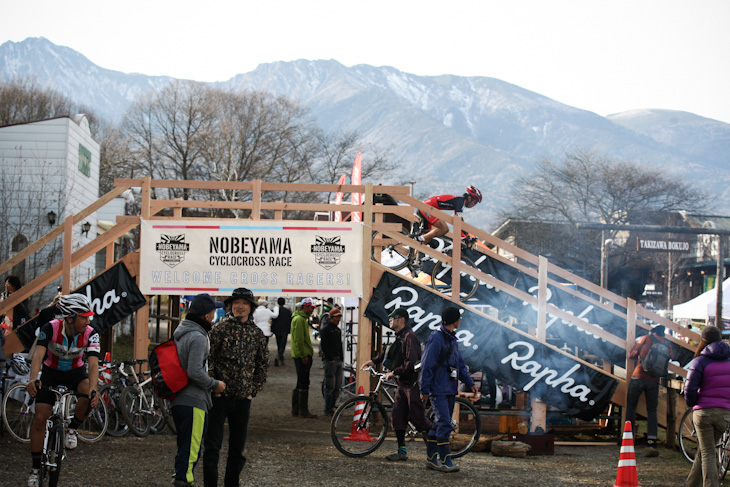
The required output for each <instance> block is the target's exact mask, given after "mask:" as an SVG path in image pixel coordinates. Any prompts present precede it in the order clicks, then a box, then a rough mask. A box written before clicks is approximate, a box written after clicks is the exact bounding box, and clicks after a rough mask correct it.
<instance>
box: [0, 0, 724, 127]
mask: <svg viewBox="0 0 730 487" xmlns="http://www.w3.org/2000/svg"><path fill="white" fill-rule="evenodd" d="M28 37H45V38H47V39H48V40H50V41H52V42H53V43H55V44H58V45H63V46H68V47H71V48H73V49H75V50H76V51H79V52H80V53H82V54H83V55H85V56H86V57H87V58H89V59H90V60H91V61H92V62H94V63H96V64H97V65H99V66H101V67H103V68H107V69H113V70H117V71H122V72H128V73H132V72H137V73H143V74H147V75H168V76H173V77H176V78H185V79H194V80H198V81H222V80H227V79H229V78H231V77H233V76H234V75H236V74H239V73H245V72H249V71H252V70H253V69H255V68H256V67H257V66H258V65H259V64H264V63H271V62H276V61H293V60H296V59H308V60H316V59H334V60H336V61H339V62H340V63H342V64H344V65H346V66H353V65H356V64H369V65H371V66H392V67H394V68H397V69H399V70H401V71H404V72H407V73H412V74H417V75H424V76H432V75H441V74H453V75H459V76H488V77H492V78H498V79H501V80H503V81H506V82H509V83H512V84H515V85H518V86H520V87H522V88H526V89H528V90H531V91H534V92H537V93H540V94H541V95H544V96H547V97H549V98H552V99H554V100H556V101H559V102H561V103H565V104H568V105H571V106H574V107H577V108H582V109H585V110H590V111H593V112H595V113H598V114H599V115H609V114H612V113H618V112H622V111H626V110H632V109H642V108H663V109H672V110H684V111H689V112H693V113H696V114H698V115H702V116H704V117H708V118H714V119H716V120H721V121H724V122H728V123H730V96H728V89H729V88H730V1H729V0H607V1H597V0H556V1H547V0H499V1H496V0H451V1H445V0H437V1H435V0H417V1H412V0H387V1H382V0H370V1H368V2H362V1H361V2H354V1H348V0H336V1H330V0H309V1H306V2H303V1H301V0H255V1H251V0H236V1H231V0H226V1H219V0H206V1H197V2H192V1H189V0H176V1H169V0H144V1H140V0H125V1H119V0H102V1H100V0H93V1H83V0H64V1H58V0H0V44H2V43H4V42H6V41H14V42H18V41H22V40H24V39H26V38H28Z"/></svg>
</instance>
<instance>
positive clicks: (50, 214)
mask: <svg viewBox="0 0 730 487" xmlns="http://www.w3.org/2000/svg"><path fill="white" fill-rule="evenodd" d="M46 216H47V217H48V224H49V225H51V226H53V225H55V224H56V212H54V211H53V210H51V211H49V212H48V213H47V214H46Z"/></svg>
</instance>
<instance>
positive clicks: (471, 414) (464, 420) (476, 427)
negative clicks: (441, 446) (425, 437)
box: [427, 397, 482, 458]
mask: <svg viewBox="0 0 730 487" xmlns="http://www.w3.org/2000/svg"><path fill="white" fill-rule="evenodd" d="M457 408H458V409H459V417H458V420H455V419H454V418H453V417H452V418H451V427H452V428H453V431H452V433H451V437H450V438H449V442H450V443H451V456H452V457H454V458H459V457H463V456H464V455H466V454H467V453H469V451H470V450H471V449H472V448H473V447H474V445H476V443H477V441H479V434H480V432H481V431H482V419H481V418H480V417H479V411H478V410H477V408H476V407H475V406H474V404H472V402H471V401H469V400H468V399H464V398H463V397H457V398H456V402H455V404H454V410H456V409H457ZM427 414H428V419H430V420H431V421H433V420H434V413H433V407H431V408H429V409H428V413H427Z"/></svg>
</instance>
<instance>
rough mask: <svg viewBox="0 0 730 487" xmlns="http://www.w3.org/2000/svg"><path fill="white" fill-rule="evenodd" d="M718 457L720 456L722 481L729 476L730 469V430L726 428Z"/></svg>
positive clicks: (719, 446)
mask: <svg viewBox="0 0 730 487" xmlns="http://www.w3.org/2000/svg"><path fill="white" fill-rule="evenodd" d="M717 448H718V455H719V456H720V470H719V472H718V473H719V474H720V481H721V482H722V480H723V479H724V478H725V475H727V471H728V469H730V428H726V429H725V432H724V433H723V434H722V440H720V444H719V445H718V447H717Z"/></svg>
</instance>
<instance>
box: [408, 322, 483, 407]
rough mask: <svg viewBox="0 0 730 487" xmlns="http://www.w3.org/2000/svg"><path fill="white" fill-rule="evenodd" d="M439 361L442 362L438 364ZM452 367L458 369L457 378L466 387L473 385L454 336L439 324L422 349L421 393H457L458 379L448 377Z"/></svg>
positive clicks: (441, 394) (437, 394)
mask: <svg viewBox="0 0 730 487" xmlns="http://www.w3.org/2000/svg"><path fill="white" fill-rule="evenodd" d="M452 343H453V344H454V346H453V348H452V350H451V353H450V354H449V347H451V344H452ZM447 354H448V356H447ZM442 359H443V361H442ZM439 362H442V363H441V364H440V365H439ZM452 368H454V369H456V370H458V377H459V380H460V381H461V382H463V383H464V384H465V385H466V387H467V388H471V386H473V385H474V381H473V380H472V378H471V376H470V375H469V371H468V370H466V364H465V363H464V359H463V358H462V357H461V353H460V352H459V346H458V344H457V343H456V336H455V335H454V334H453V333H451V332H450V331H448V330H447V329H446V328H444V327H443V326H441V328H439V329H438V330H436V331H434V332H433V333H432V334H431V336H430V337H428V341H427V342H426V348H425V349H424V351H423V357H422V359H421V394H428V395H430V396H455V395H456V394H458V392H459V390H458V387H459V384H458V381H456V380H453V379H451V377H450V374H451V369H452Z"/></svg>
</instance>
